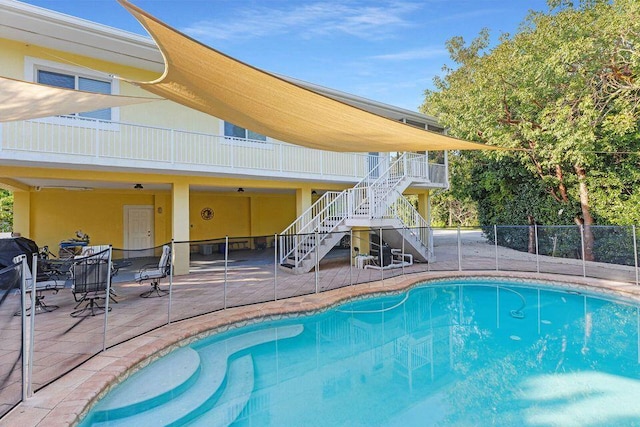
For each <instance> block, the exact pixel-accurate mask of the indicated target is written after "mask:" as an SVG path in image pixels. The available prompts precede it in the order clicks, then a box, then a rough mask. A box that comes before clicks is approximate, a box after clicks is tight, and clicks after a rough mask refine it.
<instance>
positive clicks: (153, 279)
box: [135, 245, 171, 298]
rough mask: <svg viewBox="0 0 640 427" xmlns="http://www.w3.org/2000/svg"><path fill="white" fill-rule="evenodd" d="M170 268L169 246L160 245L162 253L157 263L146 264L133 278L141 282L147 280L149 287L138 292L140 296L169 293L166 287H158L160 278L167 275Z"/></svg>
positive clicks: (159, 295)
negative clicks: (144, 290)
mask: <svg viewBox="0 0 640 427" xmlns="http://www.w3.org/2000/svg"><path fill="white" fill-rule="evenodd" d="M170 269H171V246H169V245H164V246H163V247H162V255H161V256H160V261H159V262H158V264H148V265H145V266H143V267H142V268H141V269H140V271H139V272H137V273H136V276H135V280H136V282H138V283H142V282H143V281H145V280H149V281H150V284H151V289H150V290H148V291H146V292H143V293H141V294H140V296H141V297H142V298H150V297H162V296H165V295H167V294H168V293H169V291H167V290H166V289H161V288H160V279H163V278H165V277H167V275H168V274H169V271H170Z"/></svg>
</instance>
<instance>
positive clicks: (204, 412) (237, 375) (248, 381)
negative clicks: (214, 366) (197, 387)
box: [174, 355, 254, 427]
mask: <svg viewBox="0 0 640 427" xmlns="http://www.w3.org/2000/svg"><path fill="white" fill-rule="evenodd" d="M253 385H254V372H253V358H252V357H251V355H246V356H242V357H240V358H239V359H237V360H234V361H233V362H231V363H230V364H229V372H228V373H227V380H226V387H225V389H224V391H223V392H222V394H221V395H220V398H219V399H218V400H217V401H216V402H215V405H214V406H213V407H212V408H208V407H206V405H205V406H203V407H202V408H199V410H198V411H195V412H192V413H190V414H188V416H186V417H184V418H183V419H180V420H177V421H176V422H175V423H174V425H176V426H178V425H184V424H186V423H187V422H189V421H191V420H193V421H192V422H191V423H190V424H189V426H202V427H219V426H220V427H222V426H224V427H226V426H228V425H229V424H231V423H233V422H234V421H235V420H236V418H238V415H240V413H241V412H242V410H243V409H244V407H245V406H247V402H249V398H250V397H251V392H252V391H253ZM200 413H201V415H200Z"/></svg>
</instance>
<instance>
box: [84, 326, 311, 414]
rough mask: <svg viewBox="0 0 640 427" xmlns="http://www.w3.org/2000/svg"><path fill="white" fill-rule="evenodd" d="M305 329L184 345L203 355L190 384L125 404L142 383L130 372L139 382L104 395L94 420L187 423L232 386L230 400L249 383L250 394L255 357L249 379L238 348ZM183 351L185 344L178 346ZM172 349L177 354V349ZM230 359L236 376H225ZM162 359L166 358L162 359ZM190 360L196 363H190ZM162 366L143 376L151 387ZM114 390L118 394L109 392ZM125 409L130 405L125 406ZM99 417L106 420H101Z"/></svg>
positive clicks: (265, 331)
mask: <svg viewBox="0 0 640 427" xmlns="http://www.w3.org/2000/svg"><path fill="white" fill-rule="evenodd" d="M303 330H304V327H303V326H302V325H291V326H284V327H279V328H270V329H263V330H260V331H252V332H248V333H246V334H243V335H240V336H237V337H232V338H229V339H227V340H224V341H220V342H217V343H213V344H210V345H208V346H205V347H201V348H196V349H192V348H190V347H185V349H190V350H192V351H194V352H196V353H197V355H198V356H199V369H198V372H197V375H195V378H193V379H190V380H189V381H188V385H189V386H188V387H180V390H177V391H176V392H175V393H170V392H163V393H158V394H157V396H155V397H153V398H151V397H146V398H145V399H137V400H136V403H135V405H128V404H125V403H124V402H126V401H127V399H128V396H131V395H132V394H135V390H136V388H137V387H138V386H142V383H139V382H138V381H137V379H138V378H133V376H132V378H131V380H136V381H128V382H126V383H123V384H122V385H121V387H118V388H117V389H115V390H114V391H113V392H112V393H111V394H110V395H109V399H104V400H103V401H101V402H100V403H99V404H98V405H96V408H95V415H94V417H93V420H94V423H93V424H91V425H92V426H103V425H104V426H107V425H108V426H109V427H114V426H133V425H135V426H136V427H142V426H154V427H155V426H159V425H163V426H170V425H176V426H177V425H184V423H186V422H187V421H189V420H193V419H195V418H196V417H199V416H200V415H202V414H203V413H204V411H205V410H207V409H211V408H214V407H216V405H217V404H218V403H220V404H224V400H222V397H223V396H224V395H225V391H227V390H229V391H227V398H226V399H227V400H233V399H231V395H230V394H229V393H231V391H233V390H236V391H237V390H244V388H243V387H249V386H250V388H248V393H249V394H250V392H251V390H252V389H253V362H252V361H251V369H250V372H251V379H250V381H249V380H247V379H246V378H245V377H246V375H244V374H243V375H240V374H238V372H244V371H247V372H248V371H249V368H248V367H247V365H246V364H247V361H246V360H245V359H244V358H239V359H236V360H233V358H232V356H233V355H234V354H235V353H237V352H239V351H241V350H244V349H246V348H249V347H253V346H256V345H260V344H263V343H266V342H270V341H274V340H276V339H284V338H290V337H293V336H296V335H299V334H300V333H302V331H303ZM180 350H182V349H179V350H178V351H180ZM187 352H188V351H187V350H185V353H187ZM171 354H172V355H173V353H171ZM174 357H175V358H174V359H173V363H176V362H177V361H178V359H179V358H180V357H185V358H187V356H184V355H178V356H174ZM230 359H232V360H231V362H229V372H231V370H232V368H233V372H234V373H235V374H234V375H236V377H235V378H231V377H229V378H227V376H228V374H227V367H228V366H227V363H228V361H229V360H230ZM160 360H164V358H163V359H160ZM167 363H169V364H171V363H172V362H171V361H169V362H167ZM188 363H189V364H192V362H188ZM238 364H239V365H238ZM152 366H153V365H149V368H151V367H152ZM163 366H164V367H165V368H166V367H167V366H169V365H167V364H163V365H162V366H161V367H160V368H157V369H151V371H152V372H151V373H149V374H145V377H144V379H145V380H146V379H148V380H149V381H148V384H149V387H151V388H153V384H154V381H157V380H158V379H160V378H161V377H162V376H163V375H165V373H163V371H162V367H163ZM154 368H155V367H154ZM145 371H147V369H145ZM141 372H142V371H141ZM235 382H240V384H235ZM129 383H131V384H129ZM223 385H224V386H225V387H224V389H223V388H222V386H223ZM121 388H124V389H125V392H126V395H123V396H118V395H119V394H120V389H121ZM182 388H184V390H182ZM178 391H179V392H178ZM111 395H113V396H117V397H111ZM240 395H241V396H243V395H244V391H242V392H241V394H240ZM248 398H249V397H248V396H247V397H246V399H247V400H248ZM242 399H243V397H241V398H240V400H242ZM113 400H115V401H116V402H118V405H120V406H115V405H114V404H109V403H108V402H111V401H113ZM105 401H106V402H107V403H106V405H108V408H109V409H110V410H111V411H112V412H106V410H105V408H104V407H103V402H105ZM143 402H147V404H148V406H147V405H145V404H143ZM236 403H237V402H236ZM245 403H246V402H245ZM227 406H228V405H227ZM231 406H234V405H231ZM124 408H127V409H126V410H125V409H124ZM132 410H134V411H133V412H135V413H132ZM241 410H242V408H240V410H239V411H238V414H239V413H240V411H241ZM227 412H228V410H227ZM236 416H237V414H236ZM107 420H108V421H107ZM100 421H106V422H105V423H104V424H103V423H101V422H100Z"/></svg>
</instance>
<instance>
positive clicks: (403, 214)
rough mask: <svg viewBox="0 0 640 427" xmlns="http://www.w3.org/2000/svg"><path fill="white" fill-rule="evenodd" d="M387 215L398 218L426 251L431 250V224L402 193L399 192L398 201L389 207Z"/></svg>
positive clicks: (387, 216)
mask: <svg viewBox="0 0 640 427" xmlns="http://www.w3.org/2000/svg"><path fill="white" fill-rule="evenodd" d="M385 217H386V218H390V219H398V220H399V221H400V222H401V223H402V226H403V228H405V229H406V230H407V231H408V233H409V235H410V236H413V237H414V238H415V240H416V241H417V242H419V243H420V244H421V245H422V246H423V248H424V250H425V251H426V253H428V251H430V245H429V241H430V238H431V226H430V225H429V223H428V222H427V220H426V219H424V218H423V217H422V215H420V213H419V212H418V211H417V210H416V209H415V208H414V207H413V205H412V204H411V202H410V201H408V200H407V199H406V198H404V197H402V194H398V198H397V199H396V201H395V202H394V203H393V204H392V205H390V206H389V207H388V208H387V212H386V215H385Z"/></svg>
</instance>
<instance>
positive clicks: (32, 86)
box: [0, 77, 157, 122]
mask: <svg viewBox="0 0 640 427" xmlns="http://www.w3.org/2000/svg"><path fill="white" fill-rule="evenodd" d="M150 101H157V99H155V98H141V97H132V96H115V95H104V94H98V93H93V92H82V91H78V90H72V89H63V88H57V87H52V86H46V85H41V84H38V83H30V82H25V81H21V80H14V79H10V78H7V77H0V122H9V121H14V120H27V119H36V118H39V117H49V116H58V115H64V114H72V113H84V112H87V111H94V110H101V109H103V108H110V107H122V106H124V105H131V104H140V103H143V102H150Z"/></svg>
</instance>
